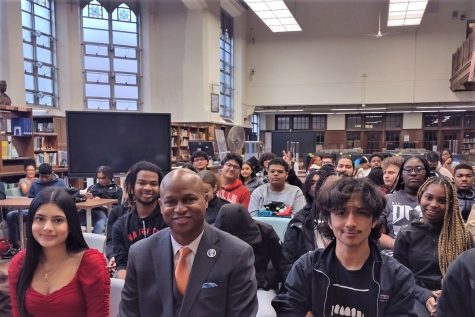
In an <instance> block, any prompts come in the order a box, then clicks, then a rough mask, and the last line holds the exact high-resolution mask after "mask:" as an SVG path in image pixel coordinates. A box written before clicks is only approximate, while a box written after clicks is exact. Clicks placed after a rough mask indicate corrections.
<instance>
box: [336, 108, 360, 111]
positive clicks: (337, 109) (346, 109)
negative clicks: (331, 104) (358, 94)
mask: <svg viewBox="0 0 475 317" xmlns="http://www.w3.org/2000/svg"><path fill="white" fill-rule="evenodd" d="M330 110H331V111H359V110H361V109H356V108H335V109H330Z"/></svg>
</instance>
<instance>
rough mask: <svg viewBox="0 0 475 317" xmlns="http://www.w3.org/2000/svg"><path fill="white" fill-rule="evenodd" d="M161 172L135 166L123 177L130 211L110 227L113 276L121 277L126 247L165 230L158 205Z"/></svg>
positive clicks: (141, 164)
mask: <svg viewBox="0 0 475 317" xmlns="http://www.w3.org/2000/svg"><path fill="white" fill-rule="evenodd" d="M162 179H163V172H162V170H161V169H160V168H159V167H158V166H157V165H155V164H153V163H150V162H147V161H140V162H138V163H135V164H134V165H133V166H132V167H131V168H130V169H129V172H128V173H127V176H126V178H125V186H124V187H125V188H126V191H127V193H126V194H127V202H128V205H129V206H130V212H127V213H126V214H124V215H122V216H121V217H120V218H119V219H117V221H116V222H115V223H114V227H113V228H112V256H113V259H111V261H110V262H109V266H111V265H112V264H114V262H115V264H116V269H117V277H118V278H122V279H124V278H125V275H126V267H127V261H128V254H129V249H130V246H131V245H133V244H134V243H136V242H137V241H139V240H142V239H145V238H147V237H150V236H151V235H152V234H154V233H155V232H158V231H160V230H162V229H163V228H166V227H167V224H166V223H165V221H164V220H163V217H162V214H161V212H160V206H159V205H158V197H159V192H160V191H159V186H160V183H161V181H162Z"/></svg>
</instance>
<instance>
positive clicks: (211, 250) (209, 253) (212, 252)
mask: <svg viewBox="0 0 475 317" xmlns="http://www.w3.org/2000/svg"><path fill="white" fill-rule="evenodd" d="M206 255H207V256H208V258H214V257H215V256H216V250H215V249H209V250H208V252H206Z"/></svg>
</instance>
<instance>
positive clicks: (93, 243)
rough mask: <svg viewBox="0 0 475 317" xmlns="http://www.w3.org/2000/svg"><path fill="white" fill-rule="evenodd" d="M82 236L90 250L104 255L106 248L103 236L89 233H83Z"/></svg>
mask: <svg viewBox="0 0 475 317" xmlns="http://www.w3.org/2000/svg"><path fill="white" fill-rule="evenodd" d="M82 235H83V236H84V240H86V243H87V245H88V246H89V247H90V248H92V249H97V250H98V251H99V252H101V253H104V250H105V247H106V236H105V235H103V234H97V233H90V232H83V233H82Z"/></svg>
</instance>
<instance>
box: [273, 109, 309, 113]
mask: <svg viewBox="0 0 475 317" xmlns="http://www.w3.org/2000/svg"><path fill="white" fill-rule="evenodd" d="M277 111H278V112H302V111H303V109H280V110H277Z"/></svg>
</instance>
